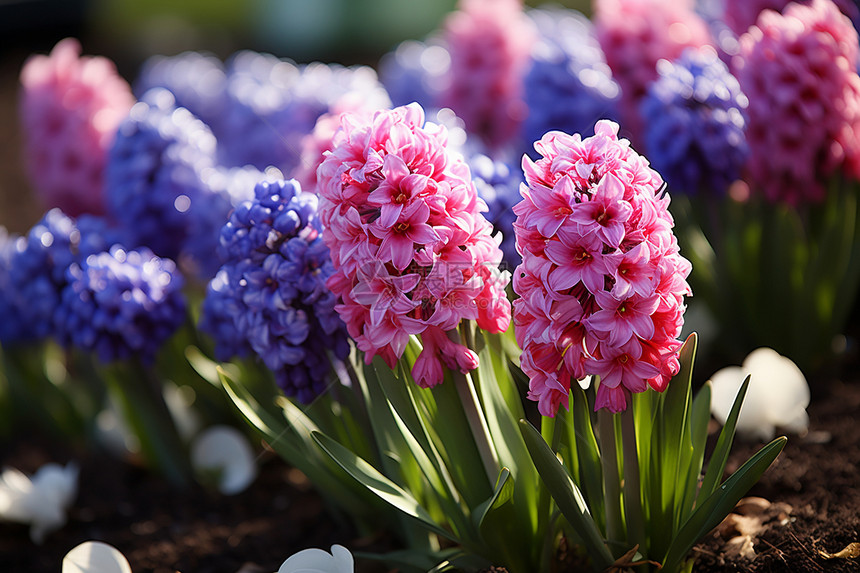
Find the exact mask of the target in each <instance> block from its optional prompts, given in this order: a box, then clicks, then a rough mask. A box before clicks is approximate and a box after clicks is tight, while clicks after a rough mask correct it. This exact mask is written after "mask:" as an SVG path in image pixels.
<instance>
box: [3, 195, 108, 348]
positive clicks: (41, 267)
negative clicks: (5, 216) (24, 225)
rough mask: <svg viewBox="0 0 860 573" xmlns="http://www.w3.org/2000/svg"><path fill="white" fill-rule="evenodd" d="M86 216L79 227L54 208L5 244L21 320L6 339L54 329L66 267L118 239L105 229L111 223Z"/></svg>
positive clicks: (11, 292)
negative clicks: (105, 224) (100, 221)
mask: <svg viewBox="0 0 860 573" xmlns="http://www.w3.org/2000/svg"><path fill="white" fill-rule="evenodd" d="M82 221H83V224H82V226H80V227H79V226H78V225H77V223H76V221H75V220H74V219H72V218H71V217H68V216H67V215H65V214H64V213H63V212H62V211H61V210H59V209H51V210H50V211H48V212H47V213H46V214H45V215H44V216H43V217H42V219H41V220H40V221H39V222H38V223H37V224H36V225H34V226H33V228H32V229H30V231H29V232H28V233H27V235H26V236H23V237H17V238H15V239H14V240H13V242H12V244H11V246H6V247H5V249H4V251H5V250H6V249H8V251H5V252H4V257H3V259H4V262H3V264H4V265H6V271H5V272H6V276H5V277H4V279H3V282H4V284H3V290H4V294H3V298H4V299H5V301H6V302H5V304H8V305H11V306H13V307H14V308H15V309H16V310H15V312H14V313H13V314H12V316H18V317H20V319H21V320H20V323H19V324H18V326H17V327H15V328H9V329H8V332H6V333H5V334H4V337H3V339H2V341H3V342H6V343H22V342H30V341H38V340H42V339H44V338H46V337H48V336H51V335H52V334H54V315H55V312H56V309H57V308H58V306H59V303H60V293H61V292H62V290H63V288H65V286H66V280H67V279H66V269H68V268H69V266H71V265H72V264H73V263H75V262H78V261H81V260H83V259H84V258H86V257H87V256H89V255H91V254H93V253H96V252H99V251H103V250H105V249H107V248H108V247H109V246H110V245H109V244H108V241H112V240H114V239H115V237H111V236H110V235H109V234H107V235H105V234H101V233H102V231H103V230H104V229H105V228H106V226H103V225H102V224H101V223H97V221H99V219H97V218H95V217H89V218H83V219H82ZM4 317H5V314H4ZM7 336H8V338H7Z"/></svg>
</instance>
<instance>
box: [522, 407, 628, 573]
mask: <svg viewBox="0 0 860 573" xmlns="http://www.w3.org/2000/svg"><path fill="white" fill-rule="evenodd" d="M519 425H520V431H521V432H522V435H523V439H524V440H525V443H526V446H527V447H528V451H529V454H530V455H531V459H532V461H533V462H534V464H535V467H536V468H537V470H538V474H539V475H540V477H541V480H543V482H544V484H545V485H546V487H547V489H548V490H549V492H550V494H551V495H552V498H553V500H554V501H555V503H556V505H557V506H558V508H559V509H560V510H561V513H562V514H563V515H564V517H565V518H567V521H568V523H570V525H571V527H573V528H574V530H575V531H576V533H577V534H578V535H579V537H580V539H582V542H583V544H584V545H585V548H586V550H587V551H588V554H589V555H590V556H591V559H592V562H593V565H594V568H595V569H596V570H601V571H602V570H603V569H606V568H607V567H609V566H610V565H612V563H613V562H614V559H613V558H612V554H611V553H610V552H609V549H608V548H607V547H606V545H605V544H604V542H603V538H602V537H601V535H600V532H599V531H598V529H597V526H596V525H595V523H594V520H593V519H592V517H591V513H590V511H589V510H588V506H587V505H586V504H585V499H584V498H583V497H582V493H581V492H580V491H579V488H578V487H576V484H575V483H573V480H571V479H570V476H569V475H568V473H567V472H566V471H564V467H563V466H562V465H561V463H560V462H559V461H558V458H557V457H556V456H555V454H554V453H553V451H552V450H551V449H550V447H549V446H548V445H547V443H546V442H545V441H544V439H543V437H542V436H541V435H540V432H538V431H537V430H536V429H535V427H534V426H532V425H531V424H530V423H529V422H528V421H527V420H520V423H519Z"/></svg>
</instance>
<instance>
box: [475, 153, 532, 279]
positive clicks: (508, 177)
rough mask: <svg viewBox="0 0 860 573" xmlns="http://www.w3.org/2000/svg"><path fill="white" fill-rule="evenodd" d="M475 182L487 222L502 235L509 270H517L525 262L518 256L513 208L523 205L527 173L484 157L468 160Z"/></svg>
mask: <svg viewBox="0 0 860 573" xmlns="http://www.w3.org/2000/svg"><path fill="white" fill-rule="evenodd" d="M468 162H469V168H470V169H471V170H472V179H473V180H474V182H475V188H476V189H477V191H478V197H480V198H481V199H483V200H484V202H485V203H486V204H487V207H488V208H489V210H488V211H487V214H486V218H487V220H488V221H489V222H490V223H492V224H493V230H494V231H496V232H501V233H502V243H501V245H500V247H501V249H502V253H504V262H505V263H506V264H507V268H509V269H513V268H515V267H516V266H517V265H518V264H520V262H522V258H521V257H520V254H519V253H518V252H517V247H516V239H515V237H514V220H515V219H516V215H514V212H513V210H512V208H513V206H514V205H516V204H517V203H519V202H520V199H521V197H520V184H521V183H522V182H523V172H522V171H521V170H520V169H519V166H518V165H517V164H516V163H513V164H512V163H511V162H508V161H503V160H499V159H493V158H491V157H489V156H487V155H484V154H483V153H478V154H475V155H472V156H471V157H469V158H468Z"/></svg>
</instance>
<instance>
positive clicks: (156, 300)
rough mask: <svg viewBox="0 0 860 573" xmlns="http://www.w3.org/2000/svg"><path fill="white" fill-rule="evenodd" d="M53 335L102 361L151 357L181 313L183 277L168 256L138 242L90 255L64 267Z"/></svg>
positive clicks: (175, 326)
mask: <svg viewBox="0 0 860 573" xmlns="http://www.w3.org/2000/svg"><path fill="white" fill-rule="evenodd" d="M66 276H67V284H66V286H65V288H64V289H63V291H62V299H61V304H60V305H59V307H58V308H57V312H56V326H57V337H58V338H59V340H60V342H61V343H62V344H64V345H66V346H74V347H77V348H80V349H83V350H86V351H90V352H95V353H96V355H97V356H98V358H99V360H100V361H101V362H103V363H108V362H113V361H116V360H129V359H133V358H138V359H140V360H141V362H143V363H144V364H148V363H151V362H152V361H153V360H154V359H155V355H156V353H157V352H158V350H159V349H160V348H161V346H162V345H163V344H164V342H165V341H166V340H167V339H168V338H169V337H170V336H171V335H173V333H174V332H175V331H176V330H177V329H178V328H179V327H180V325H181V324H182V323H183V321H184V320H185V316H186V302H185V297H184V295H183V294H182V285H183V280H182V277H181V275H180V274H179V273H178V272H177V271H176V265H175V264H174V263H173V261H171V260H170V259H162V258H160V257H157V256H156V255H154V254H153V253H152V251H150V250H149V249H147V248H145V247H142V248H140V249H137V250H132V251H126V250H124V249H123V248H121V247H119V246H114V247H112V248H111V249H110V251H105V252H102V253H99V254H96V255H90V256H89V257H87V258H86V259H84V260H82V261H80V262H77V263H73V264H72V265H71V266H69V268H68V269H67V271H66Z"/></svg>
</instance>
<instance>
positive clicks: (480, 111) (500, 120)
mask: <svg viewBox="0 0 860 573" xmlns="http://www.w3.org/2000/svg"><path fill="white" fill-rule="evenodd" d="M458 8H459V9H458V10H457V11H456V12H453V13H452V14H450V15H449V17H448V19H447V20H446V21H445V25H444V30H443V40H444V41H445V43H446V45H447V49H448V52H449V53H450V55H451V66H450V68H449V71H448V81H447V89H446V90H445V92H444V93H443V94H442V96H441V98H442V102H443V105H445V106H446V107H450V108H451V109H452V110H454V112H455V113H456V114H457V116H458V117H460V118H461V119H462V120H463V121H464V122H465V124H466V130H467V131H468V132H469V133H473V134H476V135H478V136H479V137H480V138H481V139H482V140H483V142H484V144H485V145H487V146H489V147H495V148H499V147H503V146H505V145H509V144H511V143H512V141H513V139H514V138H515V137H516V135H517V134H518V133H519V129H520V124H521V123H522V122H523V120H524V119H525V117H526V115H527V114H528V110H527V108H526V104H525V101H524V100H523V82H524V81H525V76H526V73H527V72H528V64H529V61H530V55H531V49H532V45H533V44H534V41H535V39H536V32H535V29H534V24H533V23H532V21H531V19H530V18H528V16H526V14H525V12H524V11H523V3H522V0H461V1H460V4H459V7H458Z"/></svg>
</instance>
